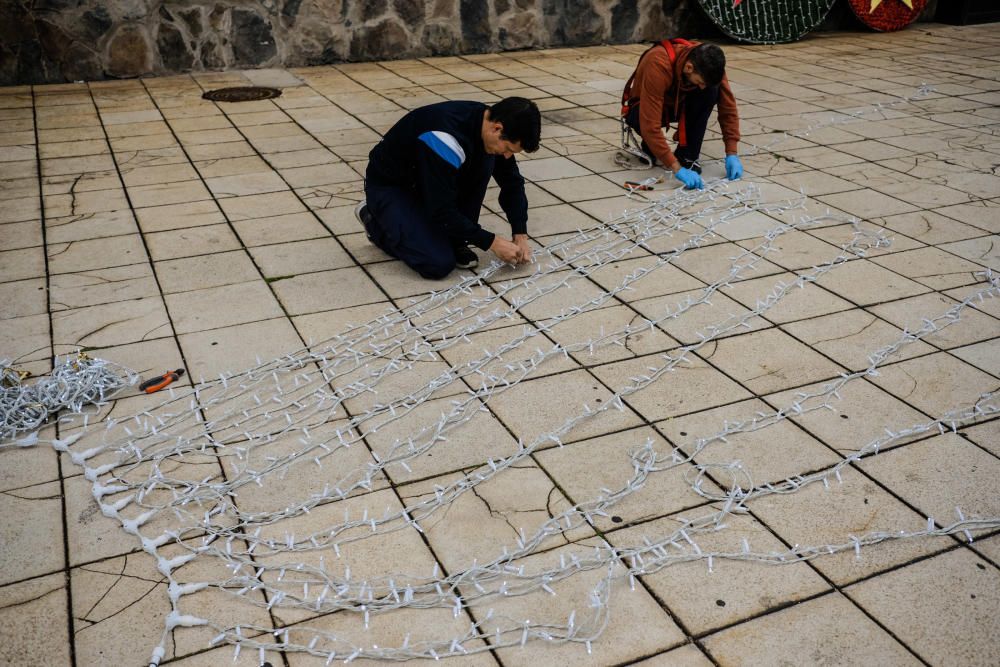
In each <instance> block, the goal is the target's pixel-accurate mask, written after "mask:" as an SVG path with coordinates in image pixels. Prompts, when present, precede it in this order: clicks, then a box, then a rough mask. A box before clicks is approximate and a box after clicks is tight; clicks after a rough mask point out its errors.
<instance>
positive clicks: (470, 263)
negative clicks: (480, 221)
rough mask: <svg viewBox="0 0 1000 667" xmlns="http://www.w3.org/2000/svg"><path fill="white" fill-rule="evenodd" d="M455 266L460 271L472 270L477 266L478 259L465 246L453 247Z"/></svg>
mask: <svg viewBox="0 0 1000 667" xmlns="http://www.w3.org/2000/svg"><path fill="white" fill-rule="evenodd" d="M455 266H456V267H458V268H460V269H474V268H476V267H477V266H479V257H478V256H477V255H476V253H474V252H472V249H471V248H469V246H467V245H457V246H455Z"/></svg>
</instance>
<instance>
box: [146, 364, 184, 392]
mask: <svg viewBox="0 0 1000 667" xmlns="http://www.w3.org/2000/svg"><path fill="white" fill-rule="evenodd" d="M182 375H184V369H183V368H178V369H177V370H176V371H167V372H166V373H164V374H163V375H157V376H156V377H155V378H149V379H148V380H146V381H145V382H143V383H142V384H140V385H139V389H140V390H141V391H144V392H146V393H147V394H152V393H153V392H154V391H160V390H161V389H163V388H164V387H166V386H167V385H168V384H170V383H171V382H176V381H177V379H178V378H180V376H182Z"/></svg>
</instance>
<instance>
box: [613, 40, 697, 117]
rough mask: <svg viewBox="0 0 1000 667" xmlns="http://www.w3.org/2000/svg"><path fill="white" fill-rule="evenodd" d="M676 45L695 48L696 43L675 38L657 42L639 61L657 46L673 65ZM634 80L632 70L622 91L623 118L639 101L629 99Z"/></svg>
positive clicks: (675, 58) (633, 71)
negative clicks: (663, 50)
mask: <svg viewBox="0 0 1000 667" xmlns="http://www.w3.org/2000/svg"><path fill="white" fill-rule="evenodd" d="M675 45H676V46H694V43H693V42H690V41H688V40H686V39H683V38H681V37H674V38H673V39H664V40H663V41H660V42H656V43H655V44H653V45H652V46H651V47H649V48H648V49H646V50H645V51H643V52H642V55H641V56H639V60H640V61H641V60H642V59H643V58H644V57H645V55H646V54H647V53H649V52H650V51H652V50H653V49H655V48H656V47H657V46H662V47H663V48H664V49H665V50H666V52H667V57H668V58H670V64H671V65H673V64H674V61H676V60H677V51H676V50H675V49H674V46H675ZM637 69H638V66H637ZM634 80H635V70H632V75H631V76H629V78H628V81H626V82H625V89H624V90H623V91H622V111H621V114H622V118H624V117H625V116H627V115H628V112H629V107H631V106H633V105H634V104H635V103H636V101H637V100H638V98H632V97H629V91H630V90H632V82H633V81H634Z"/></svg>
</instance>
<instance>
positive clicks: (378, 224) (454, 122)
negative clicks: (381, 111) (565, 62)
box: [355, 97, 541, 279]
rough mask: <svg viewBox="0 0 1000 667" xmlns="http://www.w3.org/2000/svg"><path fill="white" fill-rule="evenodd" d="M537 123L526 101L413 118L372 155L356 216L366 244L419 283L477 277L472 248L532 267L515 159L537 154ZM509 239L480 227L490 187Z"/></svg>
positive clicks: (472, 105)
mask: <svg viewBox="0 0 1000 667" xmlns="http://www.w3.org/2000/svg"><path fill="white" fill-rule="evenodd" d="M540 134H541V115H540V114H539V112H538V107H537V106H536V105H535V103H534V102H532V101H531V100H526V99H524V98H521V97H508V98H507V99H504V100H501V101H500V102H497V103H496V104H494V105H493V106H491V107H488V106H486V105H485V104H483V103H481V102H440V103H438V104H432V105H430V106H426V107H421V108H419V109H414V110H413V111H411V112H409V113H408V114H406V115H405V116H403V117H402V118H401V119H400V120H399V122H397V123H396V124H395V125H394V126H393V127H392V129H390V130H389V131H388V132H387V133H386V135H385V136H384V137H383V138H382V141H380V142H379V143H378V144H377V145H376V146H375V148H373V149H372V151H371V153H370V154H369V156H368V171H367V172H366V175H365V197H366V200H365V201H362V202H361V203H360V204H359V205H358V207H357V208H356V209H355V214H356V215H357V216H358V219H359V220H361V223H362V224H363V225H364V227H365V231H366V232H367V234H368V238H369V239H370V240H371V241H372V243H374V244H375V245H377V246H378V247H379V248H381V249H382V250H384V251H385V252H387V253H389V254H390V255H392V256H393V257H397V258H399V259H401V260H402V261H404V262H405V263H406V264H407V265H408V266H410V267H411V268H413V269H414V270H415V271H417V272H418V273H419V274H420V275H422V276H424V277H425V278H432V279H437V278H443V277H445V276H446V275H448V274H449V273H451V271H452V269H454V268H455V267H456V266H457V267H458V268H474V267H476V266H477V265H478V258H477V257H476V254H475V252H473V251H472V250H471V249H470V248H469V245H474V246H476V247H478V248H481V249H482V250H490V251H491V252H493V254H494V255H496V256H497V257H499V258H500V259H501V260H502V261H504V262H509V263H511V264H522V263H525V262H529V261H531V247H530V245H529V244H528V234H527V223H528V199H527V197H526V196H525V194H524V179H523V178H522V177H521V173H520V172H519V171H518V169H517V162H516V161H515V160H514V154H515V153H520V152H521V151H522V150H524V151H527V152H529V153H531V152H534V151H536V150H538V142H539V138H540ZM491 177H492V178H494V179H495V180H496V182H497V184H498V185H499V186H500V207H501V208H502V209H503V211H504V213H506V214H507V221H508V222H509V223H510V226H511V232H512V234H511V240H510V241H508V240H507V239H504V238H501V237H500V236H497V235H494V234H493V233H492V232H488V231H486V230H485V229H483V228H482V227H480V226H479V209H480V207H481V206H482V204H483V199H484V198H485V197H486V188H487V186H488V185H489V181H490V178H491Z"/></svg>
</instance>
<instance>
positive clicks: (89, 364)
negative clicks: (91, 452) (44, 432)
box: [0, 352, 138, 449]
mask: <svg viewBox="0 0 1000 667" xmlns="http://www.w3.org/2000/svg"><path fill="white" fill-rule="evenodd" d="M28 377H29V374H27V373H25V372H22V371H19V370H17V369H16V368H14V367H13V366H11V365H10V364H8V363H7V362H5V361H0V449H3V448H9V447H28V446H31V445H33V444H35V442H36V441H37V430H38V429H39V428H40V427H41V426H42V425H44V424H45V423H46V422H47V421H48V419H49V418H50V417H51V416H52V415H55V414H57V413H59V412H61V411H64V410H69V411H72V412H80V411H82V410H83V408H84V407H85V406H87V405H95V404H103V403H106V402H107V401H108V400H110V399H111V398H112V397H114V396H115V395H116V394H117V393H118V392H119V391H121V390H122V389H123V388H125V387H128V386H131V385H133V384H135V383H136V381H137V380H138V376H137V375H136V374H135V373H133V372H131V371H129V370H128V369H126V368H123V367H121V366H119V365H117V364H113V363H110V362H107V361H104V360H102V359H92V358H90V357H88V356H87V355H86V354H83V353H82V352H81V353H78V354H75V355H72V356H66V357H64V358H63V359H62V360H61V361H60V360H59V359H58V358H57V359H56V364H55V368H54V369H53V371H52V373H50V374H49V375H46V376H43V377H41V378H38V379H36V380H35V381H34V382H31V383H29V382H27V379H28ZM19 433H30V434H31V435H29V436H28V437H26V438H22V439H20V440H14V441H13V442H5V441H10V440H12V439H13V438H15V437H16V436H17V435H18V434H19Z"/></svg>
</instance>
